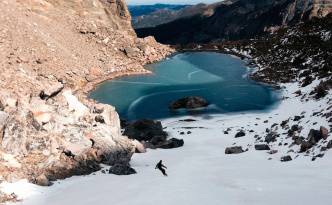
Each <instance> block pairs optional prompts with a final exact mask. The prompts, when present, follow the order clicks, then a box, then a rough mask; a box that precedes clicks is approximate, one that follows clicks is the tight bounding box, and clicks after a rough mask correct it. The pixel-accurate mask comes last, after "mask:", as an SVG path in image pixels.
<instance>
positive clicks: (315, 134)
mask: <svg viewBox="0 0 332 205" xmlns="http://www.w3.org/2000/svg"><path fill="white" fill-rule="evenodd" d="M321 139H323V136H322V135H321V132H320V131H319V130H314V129H311V130H310V132H309V134H308V142H309V143H311V144H313V145H314V144H316V143H317V142H319V140H321Z"/></svg>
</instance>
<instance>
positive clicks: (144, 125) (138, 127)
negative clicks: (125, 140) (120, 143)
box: [123, 119, 168, 141]
mask: <svg viewBox="0 0 332 205" xmlns="http://www.w3.org/2000/svg"><path fill="white" fill-rule="evenodd" d="M123 134H124V135H125V136H128V137H129V138H131V139H136V140H138V141H150V140H151V139H152V138H153V137H154V136H164V137H167V135H168V134H167V132H165V131H163V127H162V125H161V122H160V121H153V120H146V119H144V120H137V121H136V122H134V123H131V124H129V125H128V126H127V127H126V128H125V131H124V133H123Z"/></svg>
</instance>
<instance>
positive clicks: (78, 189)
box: [4, 82, 332, 205]
mask: <svg viewBox="0 0 332 205" xmlns="http://www.w3.org/2000/svg"><path fill="white" fill-rule="evenodd" d="M316 83H317V82H316ZM314 85H315V83H314V84H313V85H312V86H314ZM282 87H283V88H284V89H283V96H284V100H283V101H282V102H281V104H279V105H278V106H277V107H275V108H274V109H272V110H270V111H268V112H259V113H255V112H253V113H235V114H229V115H206V116H201V117H195V116H185V117H180V118H173V119H166V120H163V121H162V123H163V125H164V126H165V127H167V128H166V131H167V132H169V133H170V136H171V137H178V138H183V139H184V141H185V145H184V147H181V148H178V149H173V150H159V149H158V150H148V152H147V153H144V154H135V155H134V157H133V159H132V161H131V165H132V167H133V168H134V169H136V170H137V171H138V174H137V175H130V176H122V177H118V176H115V175H109V174H104V173H103V172H102V171H100V172H97V173H95V174H91V175H88V176H85V177H72V178H69V179H66V180H63V181H59V182H56V183H55V184H54V185H53V186H52V187H48V188H43V187H38V186H35V185H31V184H27V183H26V182H24V181H22V182H18V183H17V184H7V185H4V187H5V189H4V190H5V191H7V192H8V193H10V192H12V191H16V192H17V190H19V191H18V192H17V193H18V195H19V196H21V197H22V198H23V199H24V201H23V203H22V204H24V205H39V204H40V205H42V204H45V203H46V202H47V204H50V205H52V204H54V205H56V204H62V205H70V204H72V203H73V202H74V201H75V202H76V203H80V204H82V205H85V204H87V205H88V204H91V203H98V204H108V203H116V204H118V202H119V201H121V203H120V204H121V205H130V204H132V203H134V202H135V203H138V204H147V205H150V204H151V205H152V204H155V203H157V202H158V204H162V205H164V204H165V205H166V204H193V205H196V204H197V205H199V204H202V203H203V202H205V203H206V202H209V203H211V204H218V203H226V204H230V205H233V204H234V205H242V204H243V205H248V204H252V205H254V204H255V205H263V204H267V203H269V204H273V205H279V204H280V203H283V204H285V205H291V204H293V203H295V201H296V202H297V203H298V202H300V203H301V204H305V205H309V204H312V203H314V202H315V203H318V204H320V202H322V203H324V204H325V203H331V202H332V201H331V198H330V194H331V192H330V191H329V190H331V189H329V185H328V183H326V182H327V181H329V180H331V176H330V175H329V174H328V173H330V172H331V171H332V166H331V161H332V155H331V153H330V152H324V153H325V156H324V157H323V158H319V157H317V158H316V160H315V161H314V162H312V158H313V157H315V156H316V155H318V154H319V153H320V151H319V150H318V149H315V150H314V151H313V152H312V153H310V154H309V155H308V154H307V153H298V150H299V149H300V147H299V146H298V145H293V146H290V145H291V144H292V141H293V140H292V139H291V138H289V137H287V135H283V133H284V132H285V130H284V129H283V128H282V127H281V125H280V124H282V122H283V121H284V120H285V119H289V122H288V123H287V124H288V126H290V127H292V126H293V125H294V124H296V125H299V126H300V127H302V128H303V129H302V131H301V132H302V133H308V132H309V130H310V129H311V128H315V129H317V128H319V126H328V123H327V122H326V121H322V120H321V118H320V117H319V116H317V117H312V116H311V115H310V113H311V112H317V111H320V109H321V107H322V106H324V105H325V104H326V103H327V101H328V99H327V98H326V99H323V100H322V101H319V102H317V101H316V102H315V101H309V102H302V101H301V99H300V98H297V97H296V94H294V92H296V90H297V89H298V85H297V84H283V85H282ZM310 89H311V87H308V88H307V91H310ZM303 92H305V91H303ZM303 111H306V112H307V114H304V117H303V118H302V119H301V120H300V121H294V120H295V118H294V116H296V115H297V114H298V113H302V112H303ZM188 118H190V119H193V120H195V121H191V122H185V121H184V120H185V119H188ZM275 123H277V124H278V125H277V126H275V125H274V124H275ZM316 123H317V124H316ZM188 127H192V128H188ZM266 129H273V131H275V132H277V133H278V134H280V137H278V138H277V139H276V141H275V142H272V143H270V144H269V147H270V149H271V150H277V152H274V153H273V154H270V151H271V150H270V151H257V150H255V145H256V144H260V143H262V142H260V140H261V139H258V138H257V137H255V136H256V135H258V136H259V137H263V138H264V136H266V135H267V133H266ZM226 130H228V134H225V133H224V132H225V131H226ZM240 130H243V131H244V132H245V133H246V134H245V136H243V137H241V138H234V136H235V135H236V133H237V132H239V131H240ZM251 130H254V132H251ZM188 131H190V134H188V133H189V132H188ZM181 133H184V134H181ZM280 143H281V144H280ZM286 144H287V145H286ZM324 144H325V142H323V141H321V142H320V143H319V145H321V146H324ZM230 146H242V148H243V150H247V151H246V152H244V153H241V154H238V155H225V149H226V148H227V147H230ZM290 150H293V151H291V152H290ZM286 155H290V156H291V157H292V159H293V160H292V161H290V162H287V163H285V162H280V160H281V158H282V157H283V156H286ZM160 159H163V161H164V163H165V164H166V166H168V170H167V172H168V175H169V177H163V176H162V175H161V173H159V171H157V170H155V169H154V165H155V163H156V162H157V161H158V160H160ZM322 167H323V170H322ZM107 169H108V168H107V167H105V168H104V169H103V170H105V172H107ZM317 173H320V175H319V176H320V177H318V178H317ZM304 176H305V179H304V178H303V177H304ZM290 181H291V182H292V183H289V182H290ZM308 184H310V186H307V185H308ZM118 187H122V189H118ZM143 187H144V188H143ZM211 188H213V189H212V191H211ZM317 189H320V190H322V191H320V192H319V193H318V196H319V199H317V198H312V197H311V193H312V190H317ZM133 192H135V193H136V194H135V197H132V193H133ZM110 193H112V197H109V194H110ZM153 193H154V194H153ZM161 194H162V195H161ZM82 195H84V196H89V197H87V198H86V197H82ZM165 195H166V196H172V197H166V198H165ZM186 196H187V197H186ZM280 196H283V197H281V198H280ZM121 199H126V200H125V201H124V200H121ZM147 199H149V200H147Z"/></svg>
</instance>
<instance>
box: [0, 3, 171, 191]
mask: <svg viewBox="0 0 332 205" xmlns="http://www.w3.org/2000/svg"><path fill="white" fill-rule="evenodd" d="M130 20H131V17H130V14H129V12H128V10H127V7H126V4H125V3H124V1H123V0H85V1H79V0H27V1H26V0H17V1H11V0H5V1H1V2H0V25H1V27H0V61H1V62H2V63H1V65H0V69H1V73H0V78H1V81H0V173H1V175H0V180H7V181H16V180H19V179H22V178H27V179H29V181H31V182H34V183H37V184H40V185H49V184H50V183H51V181H53V180H56V179H62V178H66V177H69V176H72V175H80V174H88V173H91V172H92V171H95V170H99V169H100V166H99V164H100V163H104V164H108V165H110V166H112V165H115V164H125V165H127V164H128V163H129V160H130V158H131V156H132V154H133V153H134V152H135V146H136V145H135V143H133V141H132V140H130V139H128V138H127V137H125V136H122V135H121V133H120V119H119V116H118V114H117V112H116V111H115V109H114V107H112V106H110V105H103V104H98V103H96V102H94V101H92V100H89V99H87V97H86V92H87V91H89V90H90V89H92V88H93V87H94V86H95V85H96V84H98V83H100V82H102V81H104V80H107V79H110V78H113V77H116V76H120V75H128V74H132V73H144V72H147V71H145V70H144V67H143V66H144V65H145V64H147V63H151V62H154V61H157V60H161V59H162V58H164V57H165V56H166V55H168V54H170V53H171V52H172V50H171V49H169V48H168V47H167V46H163V45H160V44H158V43H157V42H156V41H155V40H154V39H153V38H152V37H148V38H145V39H139V38H137V37H136V34H135V32H134V30H133V29H132V28H131V23H130ZM126 48H132V49H133V50H135V52H136V53H135V55H131V56H129V55H126V53H125V50H126Z"/></svg>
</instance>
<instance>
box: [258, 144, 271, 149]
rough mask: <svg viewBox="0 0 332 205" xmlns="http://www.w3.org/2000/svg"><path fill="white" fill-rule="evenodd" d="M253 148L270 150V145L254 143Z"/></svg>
mask: <svg viewBox="0 0 332 205" xmlns="http://www.w3.org/2000/svg"><path fill="white" fill-rule="evenodd" d="M255 149H256V150H270V147H269V145H267V144H256V145H255Z"/></svg>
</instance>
